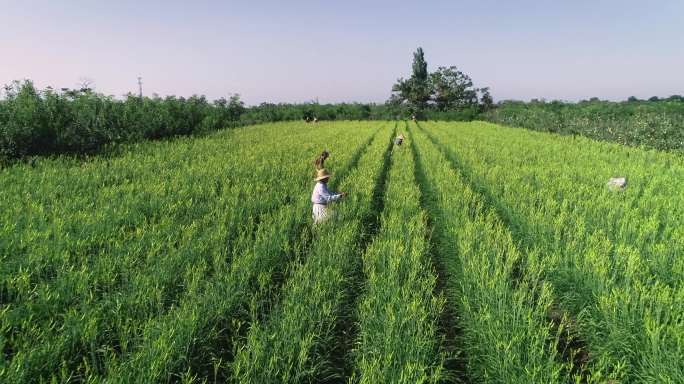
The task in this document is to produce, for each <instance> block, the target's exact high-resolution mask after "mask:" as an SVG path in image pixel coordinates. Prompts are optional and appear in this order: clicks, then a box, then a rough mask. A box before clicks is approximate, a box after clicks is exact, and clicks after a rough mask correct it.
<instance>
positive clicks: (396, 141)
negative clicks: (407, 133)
mask: <svg viewBox="0 0 684 384" xmlns="http://www.w3.org/2000/svg"><path fill="white" fill-rule="evenodd" d="M403 142H404V134H403V133H402V134H400V135H399V136H397V137H396V138H395V139H394V145H401V143H403Z"/></svg>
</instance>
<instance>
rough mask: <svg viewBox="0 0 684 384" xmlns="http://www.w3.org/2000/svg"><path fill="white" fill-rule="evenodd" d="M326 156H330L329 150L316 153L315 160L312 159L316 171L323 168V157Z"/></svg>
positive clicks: (325, 157)
mask: <svg viewBox="0 0 684 384" xmlns="http://www.w3.org/2000/svg"><path fill="white" fill-rule="evenodd" d="M328 156H330V152H328V151H323V152H321V154H320V155H318V157H317V158H316V160H314V166H315V167H316V170H317V171H318V170H320V169H323V168H325V159H327V158H328Z"/></svg>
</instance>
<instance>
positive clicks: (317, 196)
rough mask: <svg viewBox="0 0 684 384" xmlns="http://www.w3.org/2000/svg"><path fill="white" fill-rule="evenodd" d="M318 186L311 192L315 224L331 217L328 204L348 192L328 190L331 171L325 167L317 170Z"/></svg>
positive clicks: (316, 179)
mask: <svg viewBox="0 0 684 384" xmlns="http://www.w3.org/2000/svg"><path fill="white" fill-rule="evenodd" d="M314 180H315V181H316V186H315V187H314V189H313V192H312V193H311V202H312V203H313V215H312V217H313V221H314V224H320V223H322V222H324V221H326V220H327V219H328V218H329V217H330V212H329V210H328V205H329V204H330V203H332V202H333V201H337V200H339V199H341V198H343V197H345V196H347V193H346V192H340V193H332V192H330V191H329V190H328V180H330V173H329V172H328V171H327V170H326V169H325V168H322V169H319V170H318V172H316V178H315V179H314Z"/></svg>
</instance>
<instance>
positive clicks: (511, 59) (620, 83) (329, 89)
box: [0, 0, 684, 105]
mask: <svg viewBox="0 0 684 384" xmlns="http://www.w3.org/2000/svg"><path fill="white" fill-rule="evenodd" d="M683 32H684V1H681V0H661V1H658V0H654V1H633V0H623V1H617V0H615V1H613V0H611V1H603V0H593V1H584V0H574V1H532V0H521V1H515V0H509V1H489V0H482V1H474V0H471V1H457V0H452V1H424V2H419V1H399V0H397V1H372V0H367V1H357V0H346V1H324V0H320V1H298V0H290V1H257V0H253V1H209V0H196V1H192V2H190V1H176V0H165V1H145V0H138V1H129V0H117V1H95V0H90V1H83V0H71V1H66V0H62V1H54V0H52V1H49V0H41V1H33V0H26V1H19V0H17V1H7V0H0V84H7V83H10V82H11V81H13V80H19V79H31V80H33V81H34V82H35V83H36V85H37V86H39V87H46V86H52V87H54V88H62V87H69V88H72V87H76V86H77V84H78V83H79V82H80V80H81V79H82V78H89V79H91V80H93V81H94V87H95V89H96V91H98V92H101V93H104V94H107V95H114V96H117V97H118V96H122V95H124V94H126V93H127V92H137V89H138V84H137V78H138V76H141V77H142V82H143V92H144V93H145V94H146V95H151V94H153V93H157V94H159V95H162V96H165V95H177V96H190V95H192V94H203V95H206V96H207V97H208V98H210V99H216V98H219V97H227V96H229V95H230V94H233V93H238V94H240V95H241V97H242V99H243V100H244V101H245V102H246V103H247V104H248V105H255V104H259V103H261V102H306V101H311V100H318V101H319V102H321V103H327V102H352V101H356V102H384V101H385V100H386V99H387V98H388V97H389V95H390V90H391V87H392V84H393V83H395V82H396V80H397V79H398V78H399V77H408V76H410V70H411V60H412V53H413V51H415V49H416V48H417V47H419V46H420V47H423V49H424V51H425V57H426V60H427V62H428V69H429V70H434V69H436V68H437V67H438V66H451V65H455V66H457V67H458V68H459V69H460V70H462V71H463V72H465V73H466V74H468V75H470V76H471V78H472V79H473V81H474V83H475V85H476V86H477V87H490V89H491V92H492V95H493V96H494V98H495V100H503V99H519V100H529V99H532V98H543V99H547V100H553V99H560V100H571V101H572V100H580V99H588V98H590V97H599V98H602V99H609V100H622V99H626V98H627V97H629V96H632V95H634V96H637V97H640V98H648V97H650V96H654V95H656V96H669V95H672V94H684V33H683Z"/></svg>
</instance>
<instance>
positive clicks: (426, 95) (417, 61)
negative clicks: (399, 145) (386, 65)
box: [392, 47, 432, 115]
mask: <svg viewBox="0 0 684 384" xmlns="http://www.w3.org/2000/svg"><path fill="white" fill-rule="evenodd" d="M411 67H412V72H411V77H410V78H409V79H407V80H405V79H403V78H400V79H399V80H397V83H396V84H394V86H392V91H393V92H396V93H397V94H396V97H395V98H394V103H395V104H397V102H398V101H400V103H399V104H401V103H406V104H408V109H409V112H411V113H413V114H415V115H421V114H422V112H423V111H424V110H425V109H426V108H427V105H428V102H429V101H430V96H431V95H432V86H431V84H430V77H429V74H428V70H427V62H426V61H425V54H424V53H423V48H420V47H419V48H418V49H417V50H416V52H414V53H413V64H412V66H411ZM397 99H398V100H397Z"/></svg>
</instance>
